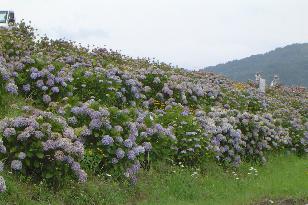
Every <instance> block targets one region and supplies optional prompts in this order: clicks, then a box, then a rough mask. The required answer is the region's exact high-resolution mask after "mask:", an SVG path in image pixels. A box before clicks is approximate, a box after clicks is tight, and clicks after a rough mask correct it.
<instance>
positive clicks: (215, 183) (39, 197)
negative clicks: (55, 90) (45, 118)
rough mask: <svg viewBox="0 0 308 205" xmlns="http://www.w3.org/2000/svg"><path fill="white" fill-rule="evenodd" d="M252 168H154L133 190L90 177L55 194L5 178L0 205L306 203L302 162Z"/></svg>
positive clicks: (276, 158) (293, 159)
mask: <svg viewBox="0 0 308 205" xmlns="http://www.w3.org/2000/svg"><path fill="white" fill-rule="evenodd" d="M253 168H254V169H253V170H252V169H251V165H250V164H243V166H241V167H240V168H239V169H238V170H226V169H222V168H221V167H220V166H218V165H216V164H214V163H204V166H203V168H202V169H200V170H192V169H188V168H185V167H184V168H182V167H180V166H167V165H156V166H155V167H154V168H153V169H152V170H151V171H149V172H144V173H141V177H140V180H139V182H138V184H137V186H135V187H132V186H130V185H128V184H123V183H118V182H115V181H114V180H112V179H111V178H109V179H108V178H106V177H102V176H101V177H99V176H95V177H93V176H92V177H90V180H89V182H88V183H87V184H85V185H78V184H76V183H75V182H67V184H66V185H65V186H64V187H63V188H60V189H59V190H58V191H50V189H48V188H47V187H46V186H45V185H44V184H36V185H35V184H33V183H32V182H30V181H29V180H25V178H21V177H16V176H14V175H5V178H6V179H7V186H8V191H7V192H6V193H3V194H1V196H0V204H76V205H77V204H153V205H156V204H174V205H175V204H176V205H178V204H256V203H257V202H260V201H264V200H267V201H269V200H272V201H273V202H274V204H275V201H277V200H281V199H301V200H300V201H299V202H298V203H299V204H302V203H308V159H307V157H306V158H298V157H297V156H294V155H292V154H290V155H288V154H281V153H280V154H276V155H273V154H272V155H271V156H270V158H269V163H268V164H266V165H265V166H254V167H253ZM248 173H250V174H248ZM25 181H28V182H25ZM269 204H270V202H269ZM291 204H292V203H291ZM295 204H296V203H295Z"/></svg>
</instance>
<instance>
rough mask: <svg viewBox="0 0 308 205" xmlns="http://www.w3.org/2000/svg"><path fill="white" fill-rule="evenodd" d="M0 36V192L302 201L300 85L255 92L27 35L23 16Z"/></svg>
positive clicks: (20, 199)
mask: <svg viewBox="0 0 308 205" xmlns="http://www.w3.org/2000/svg"><path fill="white" fill-rule="evenodd" d="M0 39H1V41H0V106H1V109H0V202H3V203H4V204H5V203H6V204H44V203H45V204H50V203H53V204H179V203H183V204H204V203H205V204H206V203H208V204H226V203H229V202H230V203H231V204H232V203H234V204H236V203H239V204H247V203H254V202H257V201H262V200H266V198H271V199H272V198H273V199H275V200H285V199H286V198H291V199H292V200H299V202H303V201H305V200H306V199H305V198H304V196H306V194H307V192H306V191H305V189H304V187H305V186H306V183H305V180H304V178H306V177H307V175H306V171H305V165H304V164H305V161H306V160H307V152H308V122H307V120H308V110H307V99H308V98H307V97H308V92H307V91H306V90H290V88H288V87H279V88H273V89H268V90H266V93H265V94H263V93H259V92H258V90H257V89H256V88H255V87H254V85H250V84H245V83H237V82H233V81H232V80H230V79H227V78H225V77H223V76H221V75H218V74H213V73H206V72H190V71H186V70H183V69H178V68H173V67H170V66H169V65H168V64H165V63H161V62H153V61H151V60H149V59H132V58H130V57H127V56H123V55H121V54H119V53H117V52H114V51H110V50H107V49H105V48H96V49H93V50H89V49H87V48H84V47H80V46H79V45H77V44H75V43H73V42H67V41H63V40H50V39H48V38H47V37H44V38H37V36H35V33H34V29H33V28H31V27H28V26H26V25H25V24H23V23H21V24H19V25H18V26H17V27H16V28H13V29H12V30H9V31H0ZM291 91H292V92H291ZM251 166H253V167H254V168H257V170H258V171H259V172H260V174H258V173H257V171H256V170H255V169H254V168H253V169H252V168H251V169H250V170H249V168H250V167H251ZM294 167H295V168H294ZM273 170H279V171H278V172H273ZM248 172H249V173H250V174H248ZM246 173H247V174H246ZM250 175H253V177H252V176H250ZM290 176H294V178H291V177H290ZM283 177H285V178H286V179H285V180H284V181H281V180H278V179H281V178H283ZM301 190H302V191H301ZM222 196H223V197H222Z"/></svg>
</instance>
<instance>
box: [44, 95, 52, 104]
mask: <svg viewBox="0 0 308 205" xmlns="http://www.w3.org/2000/svg"><path fill="white" fill-rule="evenodd" d="M43 102H44V103H46V104H48V103H50V102H51V97H50V96H49V95H43Z"/></svg>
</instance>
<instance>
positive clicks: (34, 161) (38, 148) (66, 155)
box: [0, 107, 87, 183]
mask: <svg viewBox="0 0 308 205" xmlns="http://www.w3.org/2000/svg"><path fill="white" fill-rule="evenodd" d="M25 109H26V110H27V111H28V112H29V113H28V115H26V116H20V117H16V118H13V119H10V118H6V119H4V120H2V121H1V130H0V136H1V138H2V140H1V146H0V147H1V154H0V158H1V161H2V162H1V163H2V164H4V165H5V166H8V169H11V170H12V171H16V172H22V173H23V174H26V175H31V176H34V177H37V178H38V179H42V178H45V179H47V180H50V181H52V182H53V183H58V182H60V180H61V177H62V176H63V175H69V174H70V173H74V175H75V176H76V177H77V178H78V180H79V181H80V182H85V181H86V179H87V174H86V173H85V172H84V171H83V170H82V168H81V167H80V164H79V163H78V160H80V159H81V158H82V157H83V155H84V146H83V144H82V143H81V142H80V140H79V139H78V138H77V136H76V135H75V134H74V130H73V128H71V127H69V126H68V124H67V123H66V120H65V119H64V118H62V117H59V116H56V115H54V114H52V113H50V112H44V111H40V110H37V109H31V108H29V107H26V108H25Z"/></svg>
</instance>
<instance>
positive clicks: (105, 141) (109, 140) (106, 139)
mask: <svg viewBox="0 0 308 205" xmlns="http://www.w3.org/2000/svg"><path fill="white" fill-rule="evenodd" d="M113 142H114V141H113V138H112V137H110V136H109V135H105V136H104V137H103V138H102V144H103V145H106V146H108V145H112V144H113Z"/></svg>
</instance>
